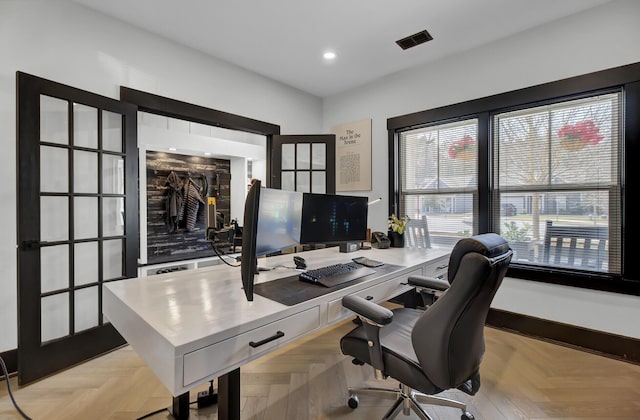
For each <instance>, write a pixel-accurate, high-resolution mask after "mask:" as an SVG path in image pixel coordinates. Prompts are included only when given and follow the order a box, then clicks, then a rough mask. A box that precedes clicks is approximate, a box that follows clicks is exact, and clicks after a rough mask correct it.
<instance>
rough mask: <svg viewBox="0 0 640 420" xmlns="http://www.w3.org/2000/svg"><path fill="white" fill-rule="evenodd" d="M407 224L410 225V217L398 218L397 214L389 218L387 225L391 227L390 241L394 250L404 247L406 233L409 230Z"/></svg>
mask: <svg viewBox="0 0 640 420" xmlns="http://www.w3.org/2000/svg"><path fill="white" fill-rule="evenodd" d="M407 223H409V216H404V217H403V218H398V217H397V216H396V215H395V214H392V215H391V216H389V220H388V221H387V225H388V227H389V240H390V241H391V246H392V247H394V248H403V247H404V231H405V230H406V229H407Z"/></svg>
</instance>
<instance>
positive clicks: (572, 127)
mask: <svg viewBox="0 0 640 420" xmlns="http://www.w3.org/2000/svg"><path fill="white" fill-rule="evenodd" d="M599 131H600V129H599V128H598V127H596V125H595V124H594V122H593V121H591V120H586V121H580V122H577V123H575V124H566V125H564V126H563V127H562V128H561V129H560V131H558V137H559V139H560V147H562V148H563V149H565V150H568V151H571V152H575V151H578V150H582V149H584V148H585V147H587V146H593V145H596V144H598V143H600V141H602V139H603V138H604V137H603V136H600V135H598V132H599Z"/></svg>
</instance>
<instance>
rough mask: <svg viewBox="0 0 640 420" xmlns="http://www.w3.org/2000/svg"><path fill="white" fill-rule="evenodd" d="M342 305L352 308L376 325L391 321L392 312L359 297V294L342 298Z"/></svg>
mask: <svg viewBox="0 0 640 420" xmlns="http://www.w3.org/2000/svg"><path fill="white" fill-rule="evenodd" d="M342 306H344V307H345V308H347V309H350V310H352V311H353V312H355V313H356V314H358V315H359V316H361V317H363V318H366V319H368V320H370V321H372V322H373V323H375V324H376V325H380V326H383V325H387V324H390V323H391V321H393V312H391V311H390V310H389V309H387V308H384V307H382V306H380V305H378V304H377V303H374V302H371V301H370V300H366V299H364V298H361V297H360V296H355V295H347V296H344V297H343V298H342Z"/></svg>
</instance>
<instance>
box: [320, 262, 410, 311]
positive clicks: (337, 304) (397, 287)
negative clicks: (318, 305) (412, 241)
mask: <svg viewBox="0 0 640 420" xmlns="http://www.w3.org/2000/svg"><path fill="white" fill-rule="evenodd" d="M416 274H422V270H421V269H418V270H414V271H411V272H410V273H408V274H406V275H404V276H400V277H396V278H394V279H392V280H389V281H386V282H384V283H381V284H377V285H375V286H371V287H367V288H366V289H362V290H360V291H358V292H355V293H353V294H354V295H356V296H360V297H363V298H365V299H368V300H371V301H373V302H383V301H385V300H389V299H390V298H392V297H394V296H397V295H400V294H402V293H404V292H406V291H408V290H410V289H411V287H409V286H406V285H403V284H401V283H406V282H407V277H409V276H413V275H416ZM349 314H353V312H351V311H350V310H348V309H345V308H343V307H342V298H340V299H336V300H332V301H331V302H329V303H327V318H328V321H329V323H332V322H335V321H338V320H340V319H342V318H345V317H347V316H349Z"/></svg>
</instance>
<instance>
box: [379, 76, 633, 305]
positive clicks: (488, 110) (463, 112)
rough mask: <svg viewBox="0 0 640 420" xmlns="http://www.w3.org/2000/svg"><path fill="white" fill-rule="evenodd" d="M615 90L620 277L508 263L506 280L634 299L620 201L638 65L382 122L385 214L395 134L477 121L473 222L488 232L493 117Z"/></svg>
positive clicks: (396, 195)
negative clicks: (619, 136)
mask: <svg viewBox="0 0 640 420" xmlns="http://www.w3.org/2000/svg"><path fill="white" fill-rule="evenodd" d="M607 89H621V90H622V92H623V110H622V112H623V116H624V117H623V118H624V119H623V130H624V133H623V144H622V148H623V159H622V166H621V190H622V197H621V201H622V203H621V207H622V219H621V224H622V227H623V228H622V242H621V274H620V275H613V274H610V273H592V272H581V271H577V270H564V269H560V268H554V267H531V266H525V265H520V264H516V263H512V264H511V266H510V267H509V271H508V272H507V276H509V277H515V278H520V279H525V280H533V281H539V282H545V283H552V284H560V285H566V286H573V287H580V288H586V289H593V290H601V291H608V292H615V293H622V294H629V295H636V296H640V265H638V264H633V258H634V255H636V253H637V251H638V250H639V249H640V245H638V244H637V243H636V242H637V241H634V240H633V239H634V238H633V232H640V218H638V217H633V215H634V212H633V210H634V209H633V208H632V207H631V204H630V201H631V200H627V199H626V197H633V196H635V195H637V194H640V171H635V173H634V171H633V169H632V168H633V166H634V165H633V162H634V161H637V159H640V63H634V64H629V65H625V66H620V67H615V68H612V69H608V70H602V71H598V72H594V73H589V74H585V75H581V76H576V77H571V78H567V79H562V80H558V81H554V82H549V83H545V84H541V85H536V86H532V87H527V88H523V89H518V90H514V91H510V92H505V93H501V94H496V95H492V96H487V97H484V98H479V99H474V100H470V101H466V102H462V103H458V104H452V105H447V106H443V107H439V108H434V109H429V110H424V111H418V112H415V113H412V114H406V115H402V116H397V117H392V118H389V119H387V130H388V147H389V161H388V163H389V198H390V200H389V213H392V212H394V211H395V210H397V209H398V208H399V200H400V188H399V176H400V174H399V171H398V168H399V146H400V145H399V137H400V135H399V133H401V132H403V131H406V130H411V129H416V128H420V127H424V126H429V125H434V124H439V123H445V122H451V121H456V120H460V119H469V118H477V119H478V139H477V141H478V189H477V190H478V220H477V224H476V226H477V228H478V232H477V233H484V232H490V231H493V228H492V212H493V211H499V209H497V210H495V209H492V193H493V191H492V188H491V161H492V160H491V159H492V156H491V153H490V147H489V141H490V138H491V125H492V123H491V122H492V118H493V115H495V113H497V112H504V111H505V110H508V109H517V108H522V107H526V106H527V105H531V106H535V105H537V104H541V103H544V102H550V101H553V102H557V101H559V100H562V99H563V98H566V99H573V98H575V97H577V96H580V95H585V96H586V95H589V94H590V93H592V92H596V91H601V90H607Z"/></svg>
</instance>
